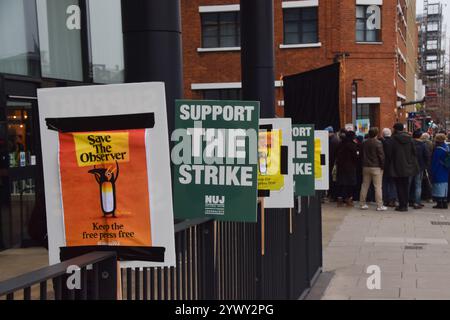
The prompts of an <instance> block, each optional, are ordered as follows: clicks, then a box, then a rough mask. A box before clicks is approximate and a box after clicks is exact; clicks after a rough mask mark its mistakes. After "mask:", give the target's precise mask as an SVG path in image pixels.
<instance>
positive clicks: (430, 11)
mask: <svg viewBox="0 0 450 320" xmlns="http://www.w3.org/2000/svg"><path fill="white" fill-rule="evenodd" d="M438 13H439V4H436V5H429V6H428V14H438Z"/></svg>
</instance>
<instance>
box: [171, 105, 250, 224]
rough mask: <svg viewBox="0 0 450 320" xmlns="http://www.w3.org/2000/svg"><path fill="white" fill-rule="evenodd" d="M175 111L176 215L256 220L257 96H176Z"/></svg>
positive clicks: (174, 192) (173, 161)
mask: <svg viewBox="0 0 450 320" xmlns="http://www.w3.org/2000/svg"><path fill="white" fill-rule="evenodd" d="M175 113H176V114H175V131H174V133H173V134H172V142H173V145H174V147H173V149H172V154H171V157H172V163H173V178H174V183H173V189H174V190H173V195H174V196H173V198H174V200H173V202H174V212H175V217H176V218H177V219H192V218H214V219H217V220H223V221H239V222H256V220H257V218H256V217H257V196H258V183H257V175H258V169H257V164H258V159H257V156H258V152H257V150H258V125H259V102H249V101H194V100H177V101H176V111H175Z"/></svg>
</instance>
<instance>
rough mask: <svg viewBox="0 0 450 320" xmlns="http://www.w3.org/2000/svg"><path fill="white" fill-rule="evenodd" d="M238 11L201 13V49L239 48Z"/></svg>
mask: <svg viewBox="0 0 450 320" xmlns="http://www.w3.org/2000/svg"><path fill="white" fill-rule="evenodd" d="M239 19H240V18H239V11H231V12H213V13H202V14H201V20H202V47H203V48H226V47H239V46H240V45H241V44H240V43H241V38H240V21H239Z"/></svg>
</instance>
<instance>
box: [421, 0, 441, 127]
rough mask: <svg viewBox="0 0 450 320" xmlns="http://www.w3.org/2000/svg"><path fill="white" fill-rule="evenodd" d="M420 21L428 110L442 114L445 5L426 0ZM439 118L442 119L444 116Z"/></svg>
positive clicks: (422, 74)
mask: <svg viewBox="0 0 450 320" xmlns="http://www.w3.org/2000/svg"><path fill="white" fill-rule="evenodd" d="M418 19H419V24H420V30H419V44H420V45H419V56H420V58H419V62H420V74H421V79H422V81H423V83H424V85H425V87H426V105H427V109H428V110H430V111H435V112H436V113H440V110H442V109H443V108H442V107H443V105H442V103H443V94H444V90H443V89H444V84H445V82H446V81H445V78H444V77H445V62H444V56H445V47H444V44H443V5H442V4H441V3H440V2H436V1H429V0H424V10H423V15H422V16H419V18H418ZM437 116H438V117H439V118H441V117H442V116H443V115H440V114H439V115H437ZM442 120H443V119H442Z"/></svg>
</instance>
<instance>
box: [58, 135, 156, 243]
mask: <svg viewBox="0 0 450 320" xmlns="http://www.w3.org/2000/svg"><path fill="white" fill-rule="evenodd" d="M59 148H60V151H59V162H60V177H61V189H62V190H61V191H62V203H63V213H64V225H65V235H66V244H67V246H69V247H72V246H91V245H116V246H151V245H152V240H151V228H150V223H151V222H150V204H149V188H148V175H147V159H146V145H145V129H142V130H126V131H102V132H83V133H60V134H59Z"/></svg>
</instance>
